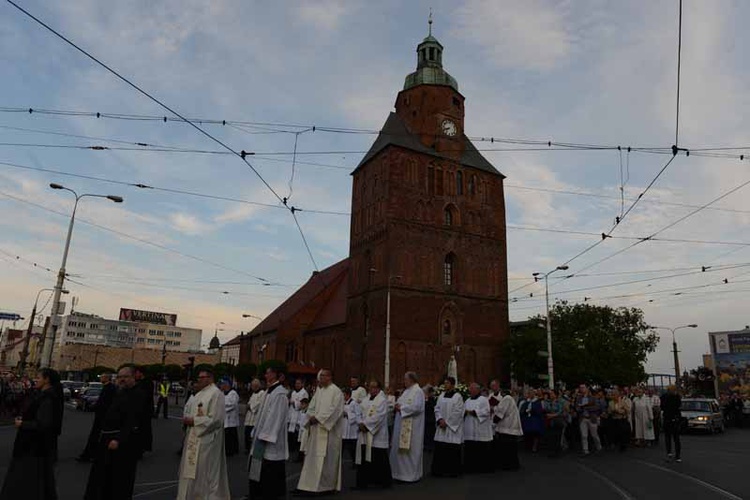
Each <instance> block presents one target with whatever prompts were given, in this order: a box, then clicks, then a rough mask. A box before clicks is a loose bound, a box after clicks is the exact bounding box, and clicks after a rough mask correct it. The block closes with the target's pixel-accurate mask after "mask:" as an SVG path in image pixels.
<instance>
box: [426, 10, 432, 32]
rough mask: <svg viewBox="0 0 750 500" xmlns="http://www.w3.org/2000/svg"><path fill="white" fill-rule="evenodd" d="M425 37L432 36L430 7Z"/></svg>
mask: <svg viewBox="0 0 750 500" xmlns="http://www.w3.org/2000/svg"><path fill="white" fill-rule="evenodd" d="M427 26H428V27H427V36H432V7H430V16H429V17H428V18H427Z"/></svg>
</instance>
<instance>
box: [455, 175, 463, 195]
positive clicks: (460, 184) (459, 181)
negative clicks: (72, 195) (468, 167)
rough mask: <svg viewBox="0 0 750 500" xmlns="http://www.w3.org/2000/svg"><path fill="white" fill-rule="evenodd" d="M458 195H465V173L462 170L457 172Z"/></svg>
mask: <svg viewBox="0 0 750 500" xmlns="http://www.w3.org/2000/svg"><path fill="white" fill-rule="evenodd" d="M456 194H457V195H458V196H461V195H462V194H464V173H463V172H461V171H460V170H459V171H458V172H456Z"/></svg>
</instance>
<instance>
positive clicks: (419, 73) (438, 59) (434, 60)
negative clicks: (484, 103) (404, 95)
mask: <svg viewBox="0 0 750 500" xmlns="http://www.w3.org/2000/svg"><path fill="white" fill-rule="evenodd" d="M417 85H445V86H447V87H451V88H453V89H454V90H455V91H456V92H458V82H457V81H456V79H455V78H453V77H452V76H451V75H449V74H448V72H447V71H445V70H444V69H443V46H442V45H441V44H440V42H438V41H437V38H435V37H434V36H432V33H430V35H428V36H427V38H425V39H424V40H422V43H420V44H419V46H417V70H416V71H415V72H414V73H411V74H410V75H408V76H407V77H406V80H405V81H404V90H406V89H410V88H412V87H416V86H417Z"/></svg>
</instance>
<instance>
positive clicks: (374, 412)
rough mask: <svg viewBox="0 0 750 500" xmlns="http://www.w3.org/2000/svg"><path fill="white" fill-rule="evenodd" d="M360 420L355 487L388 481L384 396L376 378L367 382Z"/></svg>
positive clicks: (389, 483)
mask: <svg viewBox="0 0 750 500" xmlns="http://www.w3.org/2000/svg"><path fill="white" fill-rule="evenodd" d="M361 406H362V422H361V423H360V424H359V438H358V440H357V457H356V460H355V463H356V464H357V486H356V487H357V489H367V488H369V487H370V486H378V487H381V488H388V487H389V486H390V485H391V482H392V478H391V465H390V463H389V461H388V398H386V396H385V393H384V392H383V390H382V389H381V385H380V382H378V381H375V380H373V381H372V382H370V396H369V397H367V398H365V399H364V400H363V401H362V405H361Z"/></svg>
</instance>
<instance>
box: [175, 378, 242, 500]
mask: <svg viewBox="0 0 750 500" xmlns="http://www.w3.org/2000/svg"><path fill="white" fill-rule="evenodd" d="M195 387H196V390H197V391H198V392H197V393H196V394H195V396H194V397H192V398H190V401H189V402H188V403H187V404H186V405H185V412H184V415H185V416H184V418H183V420H182V423H183V424H184V425H186V426H187V433H186V435H185V444H184V447H183V452H182V461H181V462H180V472H179V479H180V480H179V484H178V486H177V500H193V499H196V498H201V499H206V500H230V499H231V495H230V493H229V478H228V477H227V461H226V456H225V455H224V416H225V414H224V394H223V393H222V392H221V390H219V388H218V387H216V385H214V375H213V373H212V372H210V371H208V370H201V371H200V372H199V373H198V381H197V382H196V383H195Z"/></svg>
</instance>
